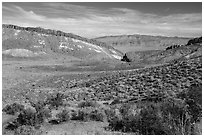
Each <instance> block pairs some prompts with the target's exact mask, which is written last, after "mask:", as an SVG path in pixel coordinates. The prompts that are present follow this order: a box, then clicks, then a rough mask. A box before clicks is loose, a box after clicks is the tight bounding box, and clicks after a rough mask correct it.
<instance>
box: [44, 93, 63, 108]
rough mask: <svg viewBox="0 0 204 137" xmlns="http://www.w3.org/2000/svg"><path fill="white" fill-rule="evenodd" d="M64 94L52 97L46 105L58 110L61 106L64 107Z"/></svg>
mask: <svg viewBox="0 0 204 137" xmlns="http://www.w3.org/2000/svg"><path fill="white" fill-rule="evenodd" d="M63 99H64V94H62V93H57V94H56V95H51V97H49V98H48V99H47V101H46V104H48V105H50V106H51V107H54V108H58V107H59V106H61V105H63Z"/></svg>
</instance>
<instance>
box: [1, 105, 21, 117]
mask: <svg viewBox="0 0 204 137" xmlns="http://www.w3.org/2000/svg"><path fill="white" fill-rule="evenodd" d="M23 110H24V106H23V105H21V104H18V103H13V104H11V105H6V106H5V107H4V108H3V110H2V111H4V112H6V114H9V115H15V114H16V113H17V112H21V111H23Z"/></svg>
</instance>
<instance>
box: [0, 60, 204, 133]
mask: <svg viewBox="0 0 204 137" xmlns="http://www.w3.org/2000/svg"><path fill="white" fill-rule="evenodd" d="M197 60H198V62H199V63H200V60H201V59H200V58H198V59H197ZM77 63H78V62H66V63H63V62H59V61H55V60H54V61H53V60H52V61H29V60H22V61H15V60H13V61H12V60H10V61H8V60H7V61H6V60H5V61H4V60H3V62H2V74H3V75H2V108H4V107H5V106H6V105H8V104H12V103H14V102H16V103H19V104H23V105H24V106H26V107H28V106H30V101H32V102H37V101H39V100H44V99H45V98H46V97H47V96H48V95H49V94H54V93H63V94H65V95H67V100H66V101H67V102H68V106H69V107H70V108H71V107H73V108H76V106H77V104H78V103H79V102H81V101H82V100H84V101H86V100H89V99H93V100H95V101H97V102H98V103H100V104H102V106H103V107H107V106H108V107H109V105H110V103H111V102H112V103H113V102H114V101H116V100H117V98H118V99H120V101H122V102H126V101H129V100H132V101H135V100H137V101H138V98H139V99H141V100H142V99H146V98H148V97H151V98H152V99H154V98H157V99H158V98H159V99H161V98H163V97H165V96H166V93H165V95H164V93H162V92H163V87H165V89H167V90H166V92H167V94H168V95H169V96H172V97H174V96H175V93H176V92H174V91H175V90H177V91H179V90H181V89H185V90H186V89H187V88H189V87H190V84H192V83H202V82H201V79H202V77H201V76H199V75H200V74H201V73H202V72H201V71H202V70H201V68H200V66H199V65H197V64H196V65H194V64H193V63H192V62H190V63H189V64H191V66H190V65H189V64H185V63H184V64H182V65H183V66H184V68H181V72H180V71H177V70H176V68H177V66H176V65H175V66H167V67H166V68H165V69H163V68H160V67H155V69H151V66H148V67H147V68H145V70H144V71H143V70H142V69H140V70H138V69H135V70H134V71H133V70H132V71H128V70H124V71H117V70H115V71H86V69H81V70H80V69H76V71H74V70H73V66H74V65H75V64H77ZM199 63H198V64H199ZM53 64H54V65H53ZM70 67H72V69H69V68H70ZM82 67H87V66H82ZM191 67H192V68H191ZM186 68H187V69H186ZM79 70H80V71H79ZM83 70H84V71H83ZM89 70H90V68H89ZM191 70H194V71H195V72H192V71H191ZM170 73H172V74H173V75H172V76H170ZM177 74H179V75H180V79H179V78H177ZM164 77H165V79H166V80H167V81H161V80H163V79H164ZM109 78H110V79H109ZM182 78H183V79H182ZM138 79H139V80H138ZM174 80H175V81H174ZM176 80H181V81H180V83H178V82H176ZM182 80H183V81H182ZM128 82H130V83H129V84H128ZM165 82H166V83H165ZM182 82H183V83H182ZM135 84H136V85H135ZM165 84H166V85H165ZM117 85H118V86H117ZM159 86H160V87H161V91H160V90H158V92H155V90H156V89H159ZM114 87H115V88H114ZM152 87H153V88H152ZM92 90H94V92H93V91H92ZM116 90H117V91H118V93H117V92H116ZM110 91H111V93H110ZM127 91H128V92H127ZM132 91H134V92H132ZM126 92H127V94H126ZM104 104H105V105H104ZM106 104H107V105H106ZM14 118H15V116H11V115H7V114H4V113H3V116H2V120H3V121H2V124H3V134H14V133H13V132H11V131H9V130H6V129H4V128H5V126H6V125H7V123H8V122H12V120H13V119H14ZM200 126H201V125H200ZM107 127H108V123H107V121H106V120H105V121H103V122H101V121H87V122H84V121H82V122H81V121H78V120H71V121H69V122H64V123H61V124H56V125H52V124H50V123H48V122H45V123H44V124H43V126H42V127H41V129H40V130H41V132H40V133H39V134H50V135H59V134H64V135H65V134H106V135H107V134H109V135H111V134H125V133H123V132H115V131H110V130H106V128H107ZM199 132H200V131H199ZM129 134H130V133H129Z"/></svg>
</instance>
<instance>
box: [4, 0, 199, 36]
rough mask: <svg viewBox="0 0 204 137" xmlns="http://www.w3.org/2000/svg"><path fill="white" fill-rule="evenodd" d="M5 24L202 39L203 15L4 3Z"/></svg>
mask: <svg viewBox="0 0 204 137" xmlns="http://www.w3.org/2000/svg"><path fill="white" fill-rule="evenodd" d="M2 9H3V23H10V24H16V25H20V26H41V27H44V28H50V29H59V30H62V31H64V32H71V33H75V34H78V35H81V36H85V37H92V38H93V37H98V36H104V35H120V34H136V33H137V34H147V35H165V36H187V37H191V36H199V35H201V34H202V29H201V28H202V14H201V13H189V14H171V15H168V16H161V15H160V16H159V15H156V14H151V13H142V12H140V11H137V10H132V9H127V8H109V9H106V10H101V9H96V8H94V7H88V6H78V5H73V4H64V3H42V4H40V5H38V6H36V5H35V6H29V5H28V4H26V5H25V4H24V5H23V4H22V5H21V6H19V5H18V6H17V5H16V4H15V3H14V4H13V3H12V4H4V3H3V4H2Z"/></svg>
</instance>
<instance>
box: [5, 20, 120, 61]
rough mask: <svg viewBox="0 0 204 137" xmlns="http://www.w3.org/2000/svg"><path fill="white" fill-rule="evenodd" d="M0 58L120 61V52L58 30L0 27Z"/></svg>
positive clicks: (103, 44) (94, 41)
mask: <svg viewBox="0 0 204 137" xmlns="http://www.w3.org/2000/svg"><path fill="white" fill-rule="evenodd" d="M2 31H3V32H2V49H3V52H2V53H3V55H6V56H8V55H9V56H15V57H36V56H46V55H51V54H54V55H55V56H56V54H57V55H60V54H64V55H68V56H73V57H76V58H79V59H101V58H111V59H121V56H122V53H121V52H120V51H118V50H116V49H114V48H113V47H111V46H107V45H106V44H105V43H102V42H98V41H96V40H90V39H87V38H83V37H80V36H77V35H74V34H71V33H64V32H62V31H56V30H50V29H43V28H39V27H38V28H31V27H27V28H26V27H19V26H15V25H6V24H3V25H2Z"/></svg>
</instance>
